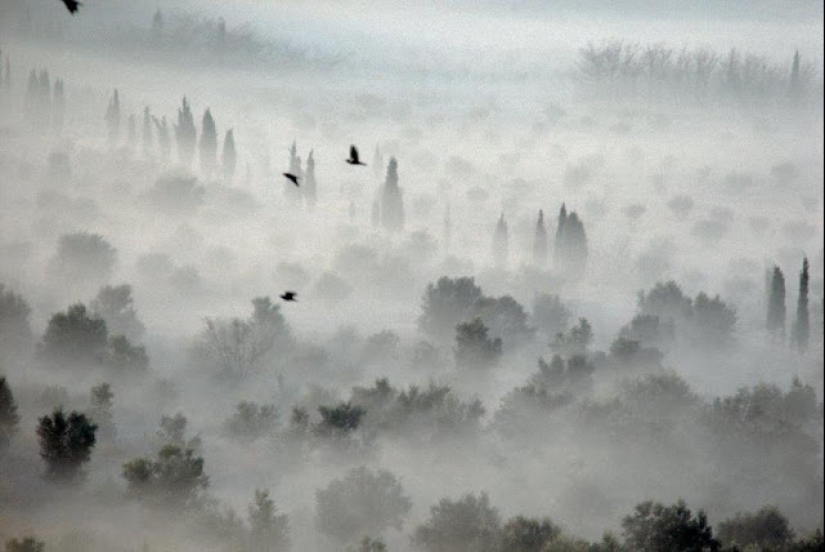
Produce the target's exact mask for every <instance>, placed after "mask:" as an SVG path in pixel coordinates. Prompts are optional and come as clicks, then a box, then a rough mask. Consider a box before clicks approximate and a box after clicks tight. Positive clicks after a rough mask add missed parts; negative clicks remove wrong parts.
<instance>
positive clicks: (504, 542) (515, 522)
mask: <svg viewBox="0 0 825 552" xmlns="http://www.w3.org/2000/svg"><path fill="white" fill-rule="evenodd" d="M560 535H561V527H559V526H558V525H556V524H555V523H553V522H552V521H550V520H549V519H547V518H544V519H542V520H538V519H532V518H526V517H524V516H517V517H515V518H513V519H511V520H510V521H508V522H507V523H506V524H505V525H504V528H503V529H502V531H501V551H502V552H543V551H544V550H545V546H546V545H547V544H548V543H549V542H550V541H553V540H555V539H556V538H558V537H559V536H560Z"/></svg>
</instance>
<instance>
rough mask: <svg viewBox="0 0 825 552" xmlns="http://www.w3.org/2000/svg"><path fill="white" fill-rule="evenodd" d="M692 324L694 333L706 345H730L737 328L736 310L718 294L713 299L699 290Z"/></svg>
mask: <svg viewBox="0 0 825 552" xmlns="http://www.w3.org/2000/svg"><path fill="white" fill-rule="evenodd" d="M692 325H693V331H694V334H695V335H696V337H697V338H698V339H699V340H700V341H701V342H702V343H704V344H705V345H714V346H725V345H729V344H730V342H731V340H732V339H733V333H734V330H735V329H736V310H734V308H733V307H731V306H728V305H727V304H725V302H724V301H722V300H721V299H720V298H719V296H718V295H717V296H716V297H714V298H713V299H711V298H710V297H708V295H707V294H705V292H699V295H697V296H696V299H694V300H693V319H692Z"/></svg>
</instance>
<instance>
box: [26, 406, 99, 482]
mask: <svg viewBox="0 0 825 552" xmlns="http://www.w3.org/2000/svg"><path fill="white" fill-rule="evenodd" d="M96 430H97V425H95V424H93V423H92V422H90V421H89V420H88V419H87V418H86V415H85V414H81V413H79V412H74V411H72V412H71V413H70V414H69V415H68V417H67V416H66V414H65V413H64V412H63V409H62V408H56V409H55V410H54V412H53V413H52V415H51V416H43V417H41V418H40V419H39V422H38V426H37V439H38V441H39V442H40V457H41V458H42V459H43V460H45V462H46V467H47V477H48V478H49V479H52V480H53V481H58V482H72V481H75V480H77V479H79V478H81V477H82V476H83V475H84V473H83V472H82V470H81V467H82V465H83V464H85V463H86V462H88V461H89V460H90V459H91V455H92V448H94V446H95V443H96V441H97V440H96V438H95V431H96Z"/></svg>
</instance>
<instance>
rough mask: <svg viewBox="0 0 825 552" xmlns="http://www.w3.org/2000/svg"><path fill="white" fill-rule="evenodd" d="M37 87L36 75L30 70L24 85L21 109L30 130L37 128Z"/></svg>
mask: <svg viewBox="0 0 825 552" xmlns="http://www.w3.org/2000/svg"><path fill="white" fill-rule="evenodd" d="M37 86H38V82H37V73H36V72H35V70H34V69H32V70H31V72H30V73H29V80H28V82H27V83H26V103H25V107H24V108H23V119H24V120H25V121H26V122H27V123H28V124H29V126H31V127H32V128H35V127H36V126H37Z"/></svg>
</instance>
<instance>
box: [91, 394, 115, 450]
mask: <svg viewBox="0 0 825 552" xmlns="http://www.w3.org/2000/svg"><path fill="white" fill-rule="evenodd" d="M114 396H115V394H114V393H112V386H111V385H109V384H108V383H101V384H99V385H95V386H94V387H92V390H91V409H90V410H89V417H90V418H91V419H92V421H93V422H94V423H95V424H97V426H98V429H99V432H98V434H99V436H100V437H101V438H103V439H112V438H113V437H114V436H115V425H114V422H113V421H112V399H113V398H114Z"/></svg>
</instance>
